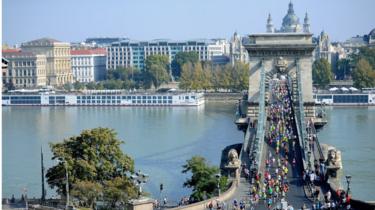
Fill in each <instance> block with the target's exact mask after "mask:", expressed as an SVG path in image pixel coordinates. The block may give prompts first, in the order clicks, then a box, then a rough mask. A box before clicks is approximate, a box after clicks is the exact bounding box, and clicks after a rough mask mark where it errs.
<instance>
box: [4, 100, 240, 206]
mask: <svg viewBox="0 0 375 210" xmlns="http://www.w3.org/2000/svg"><path fill="white" fill-rule="evenodd" d="M235 111H236V105H235V104H225V103H208V104H206V105H205V106H201V107H169V108H168V107H3V111H2V114H3V196H4V197H10V196H11V195H12V194H14V195H15V196H16V197H19V196H20V194H21V192H22V190H23V189H24V188H27V191H28V194H29V197H34V196H35V197H39V196H40V195H41V176H40V174H41V172H40V171H41V169H40V165H41V164H40V148H41V146H42V147H43V151H44V153H45V156H44V160H45V161H44V162H45V165H46V168H48V167H50V166H52V165H53V164H56V162H53V161H52V160H51V152H50V150H49V146H48V144H49V142H61V141H62V140H63V139H64V138H67V137H69V136H72V135H78V134H79V133H80V131H81V130H83V129H89V128H95V127H99V126H101V127H109V128H113V129H115V130H116V131H117V132H118V135H119V137H120V139H122V140H124V141H125V142H126V143H125V144H124V145H123V146H122V149H123V150H124V152H126V153H128V154H129V155H131V156H132V157H133V158H134V159H135V166H136V169H137V170H138V169H140V170H141V171H142V172H144V173H147V174H149V175H150V180H149V182H148V183H147V184H146V185H145V190H146V191H148V192H151V194H152V195H153V197H155V198H158V197H159V196H160V195H159V185H160V183H163V185H164V193H163V194H164V195H163V197H164V196H167V198H168V200H170V201H172V200H173V201H177V200H179V199H180V197H181V196H185V195H188V194H189V192H190V191H189V190H188V189H186V188H183V187H182V185H183V182H184V180H185V179H186V175H184V174H182V173H181V171H182V165H183V164H184V163H185V161H186V160H187V159H189V158H191V157H192V156H193V155H201V156H204V157H205V158H206V159H207V160H208V161H209V162H210V163H211V164H215V165H219V162H220V156H221V150H222V149H223V148H224V147H225V146H228V145H230V144H235V143H240V142H242V141H243V139H242V138H243V134H242V133H241V132H240V131H237V128H236V126H235V125H234V123H233V121H234V118H235V116H234V114H235ZM53 192H54V191H53V190H51V189H48V193H47V194H48V195H47V196H51V195H52V193H53Z"/></svg>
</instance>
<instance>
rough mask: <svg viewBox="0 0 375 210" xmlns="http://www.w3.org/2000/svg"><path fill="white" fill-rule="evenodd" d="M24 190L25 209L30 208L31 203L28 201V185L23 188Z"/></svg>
mask: <svg viewBox="0 0 375 210" xmlns="http://www.w3.org/2000/svg"><path fill="white" fill-rule="evenodd" d="M23 192H24V193H25V197H24V198H25V209H26V210H28V209H29V204H28V202H27V188H26V187H25V188H24V189H23Z"/></svg>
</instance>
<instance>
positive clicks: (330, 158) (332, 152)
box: [327, 149, 337, 166]
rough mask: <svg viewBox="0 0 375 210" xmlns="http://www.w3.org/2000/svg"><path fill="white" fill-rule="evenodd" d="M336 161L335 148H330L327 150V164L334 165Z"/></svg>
mask: <svg viewBox="0 0 375 210" xmlns="http://www.w3.org/2000/svg"><path fill="white" fill-rule="evenodd" d="M336 162H337V151H336V150H335V149H331V150H329V151H328V158H327V165H328V166H335V165H336Z"/></svg>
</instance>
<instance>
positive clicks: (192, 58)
mask: <svg viewBox="0 0 375 210" xmlns="http://www.w3.org/2000/svg"><path fill="white" fill-rule="evenodd" d="M198 61H199V54H198V53H197V52H178V53H177V54H176V55H175V57H174V59H173V60H172V63H171V68H172V75H173V77H175V78H177V79H179V78H180V77H181V72H182V66H183V65H184V64H186V63H189V62H190V63H196V62H198Z"/></svg>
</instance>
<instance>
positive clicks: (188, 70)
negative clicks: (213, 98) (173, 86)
mask: <svg viewBox="0 0 375 210" xmlns="http://www.w3.org/2000/svg"><path fill="white" fill-rule="evenodd" d="M193 72H194V70H193V65H192V63H190V62H188V63H185V64H184V65H182V71H181V77H180V83H179V88H180V89H184V90H191V89H192V86H193Z"/></svg>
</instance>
